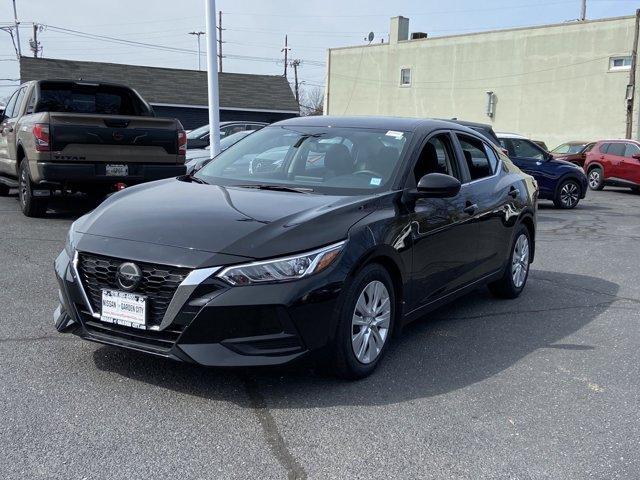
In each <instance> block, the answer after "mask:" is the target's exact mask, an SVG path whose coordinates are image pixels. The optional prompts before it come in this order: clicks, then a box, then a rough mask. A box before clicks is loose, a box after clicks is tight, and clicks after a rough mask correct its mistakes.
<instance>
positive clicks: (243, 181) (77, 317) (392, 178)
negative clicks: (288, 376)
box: [54, 117, 537, 378]
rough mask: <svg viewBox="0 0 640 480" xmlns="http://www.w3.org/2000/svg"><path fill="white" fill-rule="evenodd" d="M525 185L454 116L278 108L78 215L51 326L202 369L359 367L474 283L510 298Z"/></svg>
mask: <svg viewBox="0 0 640 480" xmlns="http://www.w3.org/2000/svg"><path fill="white" fill-rule="evenodd" d="M536 196H537V186H536V184H535V181H534V180H533V179H532V177H530V176H528V175H526V174H523V173H522V172H521V171H520V170H519V169H518V168H517V167H515V166H514V165H513V164H512V163H511V161H510V160H509V159H508V158H507V157H506V156H505V155H504V154H503V153H501V152H500V151H498V150H497V148H496V147H495V146H493V145H490V144H489V143H488V142H487V141H486V139H485V138H484V137H483V136H481V135H479V134H477V133H476V132H475V131H473V130H471V129H469V128H466V127H464V126H461V125H457V124H454V123H450V122H446V121H436V120H420V119H402V118H365V117H362V118H348V117H342V118H336V117H308V118H296V119H290V120H285V121H283V122H280V123H277V124H274V125H272V126H269V127H266V128H264V129H262V130H260V131H258V132H256V133H254V134H252V135H250V136H249V137H247V138H246V139H244V140H243V141H242V142H239V143H238V144H236V145H234V146H233V147H231V148H229V149H228V150H226V151H225V152H222V153H221V154H220V155H219V156H218V157H217V158H216V161H215V162H210V163H208V164H207V165H205V166H204V167H203V168H202V169H201V170H200V171H199V172H198V173H196V174H195V175H193V176H184V177H179V178H176V179H169V180H161V181H158V182H153V183H147V184H143V185H138V186H135V187H131V188H127V189H126V190H123V191H121V192H118V193H116V194H114V195H113V196H111V197H110V198H109V199H107V200H106V201H105V202H104V203H102V204H101V205H100V206H99V207H98V208H96V209H95V210H94V211H92V212H90V213H88V214H87V215H85V216H84V217H81V218H80V219H78V220H77V221H76V222H75V223H74V224H73V225H72V226H71V228H70V231H69V236H68V240H67V244H66V247H65V249H64V250H63V251H62V252H61V253H60V255H59V256H58V258H57V259H56V262H55V271H56V276H57V279H58V282H59V286H60V290H59V299H60V305H59V307H58V308H57V310H56V312H55V315H54V317H55V322H56V327H57V329H58V330H59V331H61V332H73V333H75V334H77V335H79V336H81V337H82V338H85V339H87V340H91V341H95V342H100V343H104V344H109V345H115V346H119V347H125V348H129V349H135V350H139V351H143V352H148V353H151V354H155V355H159V356H164V357H169V358H173V359H176V360H181V361H186V362H193V363H198V364H201V365H207V366H246V365H274V364H284V363H288V362H291V361H294V360H296V359H299V358H301V357H303V356H307V355H311V354H313V355H314V356H315V357H316V359H317V360H318V361H321V362H324V363H325V364H326V365H329V366H330V367H331V368H333V370H334V371H335V372H336V373H337V374H339V375H341V376H344V377H347V378H359V377H363V376H366V375H368V374H369V373H371V372H372V371H373V370H374V369H375V367H376V365H377V364H378V362H379V361H380V359H381V358H382V356H383V354H384V352H385V349H386V348H387V346H388V344H389V342H390V340H391V337H392V334H393V332H394V331H395V332H398V331H400V329H401V327H402V326H403V325H404V324H406V323H407V322H410V321H412V320H414V319H416V318H419V317H422V316H424V315H425V314H426V313H427V312H429V311H431V310H433V309H434V308H436V307H438V306H439V305H442V304H444V303H446V302H450V301H452V300H454V299H455V298H457V297H459V296H460V295H463V294H464V293H466V292H468V291H470V290H472V289H474V288H477V287H479V286H482V285H488V286H489V288H490V290H491V291H492V292H493V293H494V294H496V295H497V296H501V297H508V298H514V297H517V296H518V295H519V294H520V293H521V292H522V290H523V288H524V287H525V284H526V281H527V275H528V272H529V265H530V263H531V262H532V261H533V256H534V251H535V249H534V245H535V243H534V241H535V225H536V200H537V199H536Z"/></svg>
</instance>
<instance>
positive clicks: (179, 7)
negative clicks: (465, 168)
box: [0, 0, 640, 98]
mask: <svg viewBox="0 0 640 480" xmlns="http://www.w3.org/2000/svg"><path fill="white" fill-rule="evenodd" d="M16 3H17V8H18V16H19V19H20V21H21V22H22V28H21V30H20V33H21V44H22V49H23V54H25V52H26V53H29V50H28V40H29V38H30V37H31V23H32V22H38V23H41V24H46V25H50V26H52V27H49V28H45V30H44V31H43V32H41V33H40V40H41V41H42V45H43V47H44V56H45V57H49V58H68V59H76V60H93V61H107V62H115V63H132V64H139V65H152V66H164V67H174V68H196V66H197V54H196V53H195V51H196V40H195V38H194V37H192V36H190V35H188V34H187V32H189V31H192V30H204V0H181V1H179V2H177V1H176V0H109V1H106V2H105V1H104V0H99V1H98V0H16ZM217 8H218V9H219V10H222V12H223V27H224V28H225V29H226V30H225V31H224V33H223V40H225V41H226V42H227V43H225V44H224V53H225V54H228V55H240V56H250V57H259V58H258V59H255V58H254V59H253V60H248V59H238V58H227V59H224V60H223V62H224V65H223V68H224V70H225V71H231V72H245V73H265V74H281V73H282V70H283V65H282V62H276V61H272V60H265V59H278V58H281V57H282V53H281V52H280V49H281V48H282V45H283V42H284V35H285V33H287V34H288V36H289V46H290V47H291V55H292V56H293V57H294V58H300V59H301V60H302V65H301V67H300V70H299V71H300V77H301V79H302V80H303V81H305V82H306V84H307V85H308V87H309V88H312V87H313V86H315V85H322V84H323V83H324V76H325V68H324V66H323V65H321V64H319V62H320V63H321V62H324V61H325V60H326V49H327V48H329V47H338V46H345V45H357V44H361V43H363V38H364V37H365V36H366V35H367V34H368V32H370V31H373V32H374V34H375V40H374V41H375V42H379V41H380V39H381V38H384V39H385V41H386V39H387V36H388V34H389V18H390V17H392V16H396V15H404V16H406V17H409V18H410V21H411V23H410V29H411V31H425V32H428V33H429V34H430V35H431V36H441V35H451V34H455V33H466V32H474V31H481V30H492V29H500V28H510V27H518V26H527V25H540V24H545V23H557V22H563V21H570V20H573V19H576V18H577V17H578V15H579V11H580V0H555V1H554V0H486V1H483V2H478V1H477V0H448V1H447V2H443V1H432V0H422V1H419V0H393V1H390V0H368V1H367V2H362V1H348V0H322V1H311V0H306V1H300V0H297V1H295V0H269V1H264V0H218V1H217ZM636 8H640V0H587V18H592V19H593V18H603V17H615V16H621V15H631V14H633V13H634V12H635V9H636ZM12 20H13V10H12V7H11V0H0V25H4V24H6V23H7V22H11V21H12ZM53 27H62V28H67V29H71V30H76V31H79V32H90V33H93V34H98V35H104V36H110V37H116V38H123V39H127V40H131V41H137V42H142V43H148V44H154V45H155V44H159V45H167V46H171V47H173V48H178V49H184V50H189V51H179V52H177V51H162V50H155V49H153V48H149V47H139V46H138V47H137V46H131V45H118V44H114V43H110V42H106V41H100V40H91V39H87V38H83V37H80V36H77V35H72V34H70V33H62V32H60V31H59V30H58V31H56V30H54V28H53ZM203 43H204V42H203ZM12 54H13V47H12V45H11V42H10V37H9V35H8V34H6V33H4V32H1V31H0V79H2V80H0V98H3V97H5V96H6V95H7V94H8V93H9V92H10V91H12V90H13V87H12V86H11V85H14V84H16V83H17V82H12V81H11V80H6V79H17V78H18V76H19V73H18V66H17V62H15V61H13V58H15V57H13V56H12ZM204 61H205V59H204V57H203V64H204ZM289 78H290V80H292V79H293V76H292V75H290V77H289ZM125 80H126V79H125Z"/></svg>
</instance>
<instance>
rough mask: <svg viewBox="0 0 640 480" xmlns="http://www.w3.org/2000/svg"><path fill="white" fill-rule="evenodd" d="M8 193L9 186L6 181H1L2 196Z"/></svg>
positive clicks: (0, 192) (0, 190) (0, 194)
mask: <svg viewBox="0 0 640 480" xmlns="http://www.w3.org/2000/svg"><path fill="white" fill-rule="evenodd" d="M7 195H9V187H7V186H6V185H5V184H4V183H0V197H6V196H7Z"/></svg>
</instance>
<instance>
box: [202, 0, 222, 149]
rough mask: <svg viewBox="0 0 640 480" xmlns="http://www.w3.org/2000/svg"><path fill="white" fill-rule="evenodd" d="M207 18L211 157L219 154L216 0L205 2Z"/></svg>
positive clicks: (206, 0)
mask: <svg viewBox="0 0 640 480" xmlns="http://www.w3.org/2000/svg"><path fill="white" fill-rule="evenodd" d="M205 12H206V17H207V29H206V30H207V92H208V97H209V145H210V146H211V156H216V155H217V154H218V153H220V100H219V98H218V67H217V65H216V0H205Z"/></svg>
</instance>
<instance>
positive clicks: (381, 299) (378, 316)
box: [332, 263, 396, 380]
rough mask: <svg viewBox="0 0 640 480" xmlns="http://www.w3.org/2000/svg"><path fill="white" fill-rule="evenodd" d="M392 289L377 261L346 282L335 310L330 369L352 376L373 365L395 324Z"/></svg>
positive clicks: (359, 375) (368, 371) (364, 373)
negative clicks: (334, 331)
mask: <svg viewBox="0 0 640 480" xmlns="http://www.w3.org/2000/svg"><path fill="white" fill-rule="evenodd" d="M395 306H396V305H395V291H394V289H393V282H392V281H391V277H390V275H389V273H388V272H387V270H386V269H385V268H384V267H382V266H381V265H379V264H375V263H373V264H370V265H367V266H366V267H365V268H363V269H362V270H361V271H360V272H359V273H358V274H357V275H356V276H355V278H354V279H353V280H352V281H351V282H350V283H349V284H348V285H347V287H346V289H345V290H344V292H343V298H342V301H341V304H340V307H339V310H338V327H337V331H336V335H335V339H334V345H333V360H332V371H333V373H334V374H336V375H338V376H339V377H342V378H345V379H349V380H355V379H360V378H364V377H366V376H368V375H370V374H371V373H373V371H374V370H375V369H376V367H377V365H378V363H379V362H380V360H381V358H382V357H383V355H384V353H385V351H386V349H387V345H388V344H389V341H390V339H391V333H392V331H393V327H394V324H395V316H396V308H395Z"/></svg>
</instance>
